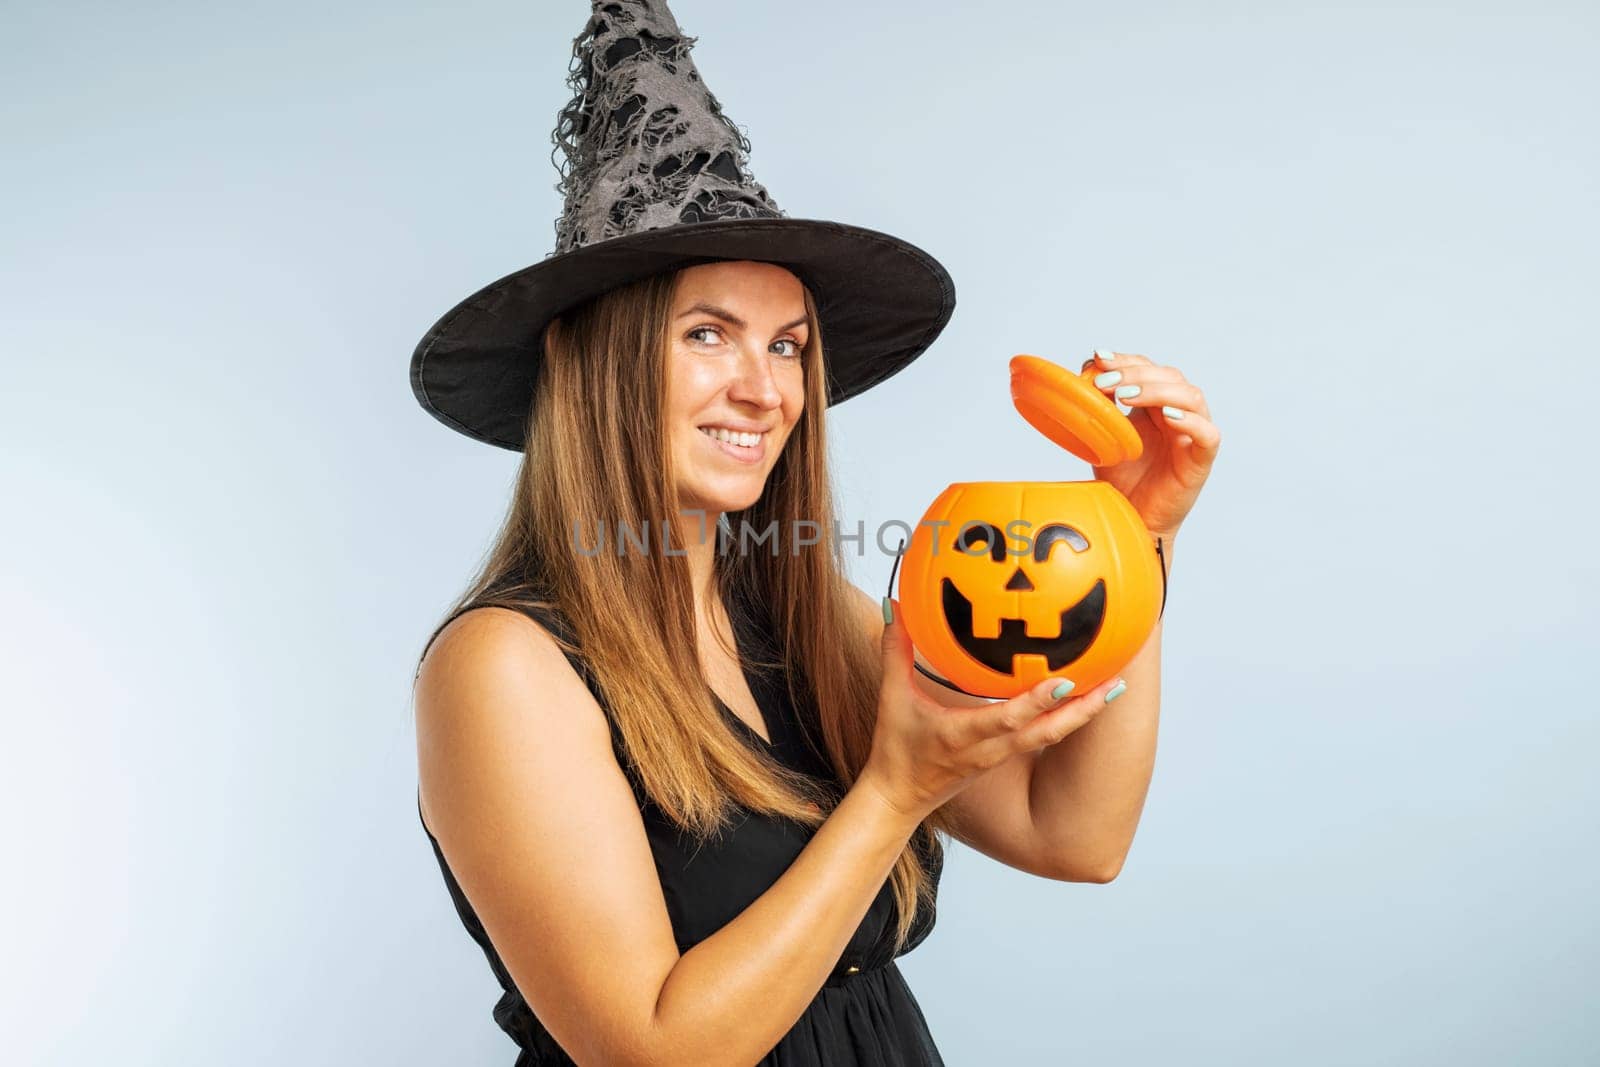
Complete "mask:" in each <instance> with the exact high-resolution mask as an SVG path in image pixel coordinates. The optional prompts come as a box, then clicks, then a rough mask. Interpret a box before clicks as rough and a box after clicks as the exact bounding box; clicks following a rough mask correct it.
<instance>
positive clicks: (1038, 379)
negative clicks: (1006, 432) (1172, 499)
mask: <svg viewBox="0 0 1600 1067" xmlns="http://www.w3.org/2000/svg"><path fill="white" fill-rule="evenodd" d="M1099 373H1100V368H1099V366H1098V365H1095V364H1091V365H1090V366H1089V367H1087V368H1085V369H1084V370H1083V371H1082V372H1081V373H1079V374H1074V373H1072V372H1071V371H1069V370H1067V369H1066V368H1065V367H1061V366H1058V365H1056V364H1054V363H1051V362H1050V361H1049V360H1047V359H1040V358H1039V357H1038V356H1012V357H1011V402H1012V403H1013V404H1015V405H1016V408H1017V410H1018V411H1020V412H1022V417H1023V418H1025V419H1027V420H1028V422H1030V423H1031V424H1032V425H1033V428H1034V429H1036V430H1038V431H1039V432H1040V433H1042V434H1044V435H1045V436H1046V437H1048V438H1050V440H1052V441H1054V442H1055V443H1056V444H1058V445H1060V446H1061V447H1062V448H1064V449H1066V450H1067V451H1068V452H1071V453H1072V454H1073V455H1075V456H1077V457H1078V458H1079V459H1081V460H1084V461H1085V462H1088V463H1092V464H1094V465H1095V466H1096V467H1112V466H1115V465H1116V464H1118V463H1121V462H1123V461H1124V460H1129V459H1138V458H1139V456H1140V455H1141V454H1142V453H1143V452H1144V442H1143V441H1141V440H1140V439H1139V431H1138V430H1135V429H1134V428H1133V424H1132V423H1131V422H1129V421H1128V416H1126V415H1124V414H1123V413H1122V412H1120V411H1118V410H1117V405H1116V403H1115V402H1114V401H1112V400H1111V399H1110V398H1108V397H1107V396H1106V395H1105V394H1104V393H1102V392H1101V391H1100V388H1099V387H1098V386H1097V385H1095V384H1094V378H1095V375H1097V374H1099Z"/></svg>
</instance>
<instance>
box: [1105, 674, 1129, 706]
mask: <svg viewBox="0 0 1600 1067" xmlns="http://www.w3.org/2000/svg"><path fill="white" fill-rule="evenodd" d="M1127 691H1128V683H1127V682H1125V681H1123V680H1122V679H1121V678H1118V679H1117V684H1116V685H1114V686H1112V687H1111V688H1110V689H1109V690H1107V691H1106V703H1107V704H1109V703H1111V702H1112V701H1113V700H1115V699H1117V698H1118V697H1119V696H1121V695H1122V694H1123V693H1126V692H1127Z"/></svg>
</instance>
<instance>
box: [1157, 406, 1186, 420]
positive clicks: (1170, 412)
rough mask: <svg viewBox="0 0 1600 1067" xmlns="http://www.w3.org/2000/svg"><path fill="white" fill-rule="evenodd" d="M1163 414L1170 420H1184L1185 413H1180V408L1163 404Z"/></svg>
mask: <svg viewBox="0 0 1600 1067" xmlns="http://www.w3.org/2000/svg"><path fill="white" fill-rule="evenodd" d="M1161 414H1163V415H1165V416H1166V417H1167V418H1169V419H1181V418H1183V412H1182V411H1180V410H1179V409H1178V408H1175V407H1171V406H1169V405H1167V404H1162V405H1161Z"/></svg>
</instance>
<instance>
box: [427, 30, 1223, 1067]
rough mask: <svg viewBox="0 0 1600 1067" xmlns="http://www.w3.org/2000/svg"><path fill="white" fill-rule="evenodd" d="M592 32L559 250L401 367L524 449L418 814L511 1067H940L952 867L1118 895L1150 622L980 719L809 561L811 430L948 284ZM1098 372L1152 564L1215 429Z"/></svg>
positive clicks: (1172, 378) (431, 661) (1151, 654)
mask: <svg viewBox="0 0 1600 1067" xmlns="http://www.w3.org/2000/svg"><path fill="white" fill-rule="evenodd" d="M592 10H593V14H592V16H591V19H590V22H589V24H588V25H587V26H586V27H585V31H584V34H583V35H582V36H580V38H579V39H578V40H577V41H576V42H575V43H574V55H575V59H576V60H577V61H578V62H577V64H576V70H575V74H574V81H573V84H574V87H575V89H576V90H577V93H576V95H575V97H574V100H573V103H572V104H571V105H569V107H568V108H567V110H566V111H564V112H563V117H562V121H561V124H560V125H559V126H558V129H557V140H558V143H561V144H562V145H563V146H564V147H566V148H567V150H568V156H569V162H570V163H571V164H572V170H571V171H570V172H569V173H568V174H567V175H566V178H565V180H564V183H563V189H564V191H565V193H566V204H565V208H564V212H563V217H562V220H561V222H560V223H559V224H558V231H557V232H558V240H557V252H556V254H554V255H553V256H551V257H547V258H546V259H545V260H544V261H543V262H542V263H539V264H535V265H534V266H533V267H530V268H527V269H526V270H524V271H521V272H518V273H517V274H513V275H509V276H507V277H506V278H503V279H501V280H500V281H499V282H496V283H494V284H493V285H491V286H489V287H486V288H485V289H483V290H480V291H479V292H478V293H476V294H474V295H473V296H471V297H469V298H468V299H467V300H465V301H463V302H462V303H461V304H460V305H458V306H457V308H455V309H454V310H453V311H451V312H450V313H449V314H448V315H446V316H445V317H444V318H442V319H441V320H440V321H439V323H438V324H436V326H435V327H434V328H433V329H432V330H431V331H430V332H429V334H428V335H427V336H426V337H425V338H424V339H423V342H422V344H420V345H419V346H418V349H417V352H416V353H415V355H414V356H413V362H412V383H413V387H414V388H415V390H416V392H417V396H418V398H419V400H421V402H422V403H423V405H424V406H425V407H426V408H427V409H428V410H429V411H430V412H431V413H432V414H434V415H435V416H437V417H438V418H439V419H440V420H441V421H442V422H444V423H446V424H447V425H449V426H450V427H452V428H453V429H456V430H459V431H461V432H464V433H467V434H469V435H471V436H472V437H474V438H475V439H478V440H481V441H485V442H488V443H491V444H495V445H499V446H502V447H506V448H513V449H519V450H521V451H522V453H523V461H522V465H521V468H520V470H519V472H518V476H517V481H516V488H515V491H514V496H513V500H512V504H511V508H510V512H509V514H508V516H507V519H506V522H505V525H504V527H503V529H502V530H501V531H500V533H499V536H498V538H497V539H496V541H495V543H494V546H493V548H492V550H491V552H490V554H489V557H488V559H487V562H486V564H485V566H484V568H483V570H482V573H481V574H480V575H479V576H478V578H477V579H476V580H475V581H474V582H473V583H472V585H471V587H470V588H469V589H468V590H467V591H466V593H465V594H464V595H463V596H462V597H461V598H460V600H459V601H458V602H457V603H456V604H454V605H453V606H452V608H451V610H450V611H449V612H448V614H447V616H446V618H445V620H444V621H443V622H442V623H441V624H440V626H439V627H438V628H437V629H436V630H435V631H434V633H433V635H432V636H431V637H430V639H429V641H428V643H427V645H426V647H425V649H424V652H423V655H422V658H421V661H420V665H419V669H418V673H417V678H416V691H415V703H416V728H417V743H418V770H419V788H418V797H417V801H418V814H419V816H420V817H421V819H422V822H423V826H424V829H425V830H426V831H427V834H428V837H429V840H430V841H431V842H432V847H433V850H434V854H435V856H436V858H437V860H438V862H439V866H440V870H441V872H442V873H443V875H444V879H445V882H446V885H447V887H448V889H449V891H450V893H451V896H452V898H453V900H454V903H455V907H456V910H457V912H458V914H459V915H460V918H461V920H462V922H463V923H464V925H465V926H466V927H467V929H468V931H469V933H470V934H471V936H472V937H473V938H474V939H475V940H476V941H477V943H478V944H479V945H480V947H481V948H482V949H483V951H484V953H485V955H486V956H487V957H488V960H489V963H490V965H491V967H492V968H493V970H494V973H495V975H496V977H497V979H498V980H499V982H500V985H501V987H502V989H503V990H504V995H503V996H502V997H501V998H500V1001H499V1003H498V1004H497V1005H496V1007H495V1011H494V1017H495V1019H496V1021H497V1022H498V1023H499V1024H500V1026H501V1027H502V1028H503V1029H504V1030H505V1031H506V1032H507V1033H508V1034H509V1035H510V1036H511V1037H512V1039H513V1040H514V1041H516V1043H517V1044H518V1046H519V1047H520V1049H521V1054H520V1055H519V1057H518V1060H517V1063H518V1064H519V1067H521V1065H527V1064H546V1063H550V1064H569V1063H573V1062H577V1063H583V1064H680V1063H681V1064H694V1065H705V1064H736V1065H745V1064H751V1063H757V1062H760V1063H766V1064H774V1065H776V1064H784V1065H821V1064H827V1065H830V1067H846V1065H850V1064H868V1065H926V1064H940V1063H942V1060H941V1058H940V1055H939V1052H938V1049H937V1048H936V1047H935V1044H934V1041H933V1039H932V1036H931V1034H930V1032H929V1028H928V1026H927V1023H926V1021H925V1019H924V1017H923V1015H922V1012H921V1010H920V1009H919V1007H918V1005H917V1003H916V1000H915V998H914V997H913V996H912V994H911V991H910V990H909V989H908V988H907V986H906V984H905V982H904V980H903V979H902V977H901V974H900V971H899V969H898V967H897V966H896V965H895V962H894V961H895V959H896V958H897V957H898V956H900V955H903V954H905V953H906V952H909V951H910V950H911V949H912V948H914V947H915V946H916V945H917V944H918V943H920V942H921V940H922V939H923V938H925V937H926V936H927V935H928V932H929V931H930V929H931V928H932V926H933V922H934V914H935V901H936V892H937V887H938V879H939V875H940V871H941V869H942V863H943V842H942V840H941V835H948V836H954V837H956V838H957V839H959V840H961V841H964V842H966V843H967V844H969V845H971V846H972V847H973V848H975V849H977V850H979V851H981V852H983V853H985V854H987V855H989V856H992V857H994V858H995V859H997V860H999V861H1001V862H1003V863H1007V864H1009V865H1011V866H1013V867H1016V868H1018V869H1021V870H1025V871H1029V872H1031V873H1034V874H1037V875H1039V876H1041V877H1046V878H1053V879H1059V880H1071V881H1096V882H1099V881H1107V880H1109V879H1110V878H1112V877H1114V876H1115V874H1116V873H1117V871H1118V869H1119V867H1120V865H1121V863H1122V860H1123V857H1124V856H1125V854H1126V852H1127V849H1128V846H1129V843H1130V842H1131V840H1132V836H1133V833H1134V829H1135V826H1136V824H1137V821H1138V817H1139V812H1140V809H1141V807H1142V804H1143V801H1144V796H1145V791H1146V788H1147V786H1148V782H1149V778H1150V770H1151V763H1152V760H1153V756H1154V745H1155V726H1156V717H1157V708H1158V701H1159V684H1158V672H1159V655H1160V626H1159V624H1158V625H1157V628H1156V630H1155V632H1154V633H1153V634H1152V635H1151V638H1150V640H1149V642H1148V643H1147V645H1146V647H1145V648H1144V650H1143V651H1141V653H1140V654H1139V656H1138V657H1136V658H1135V659H1134V660H1133V661H1132V662H1131V663H1130V664H1129V665H1128V667H1127V668H1126V669H1125V671H1124V672H1123V674H1122V677H1121V679H1110V680H1108V681H1107V682H1106V683H1104V684H1102V685H1099V686H1096V687H1094V688H1093V689H1090V690H1089V691H1087V692H1082V693H1076V692H1072V693H1068V692H1064V691H1063V688H1064V687H1060V686H1058V685H1057V680H1055V679H1049V680H1047V681H1046V682H1043V683H1040V684H1039V685H1038V686H1036V687H1034V689H1032V690H1031V691H1029V692H1027V693H1025V694H1023V695H1021V696H1018V697H1016V698H1015V699H1012V700H1007V701H993V702H991V701H985V700H981V699H977V698H972V697H968V696H966V695H964V694H961V693H959V692H956V691H954V690H952V689H949V688H945V687H942V686H940V685H939V684H937V683H936V682H934V681H931V680H930V679H929V678H928V677H926V676H925V675H924V674H923V673H921V672H920V671H918V670H917V669H916V668H915V665H914V661H915V659H916V653H915V651H914V649H913V648H912V647H911V643H910V641H909V639H908V637H907V636H906V633H905V631H904V629H903V628H902V626H901V624H900V621H899V619H898V618H897V616H896V614H895V607H896V604H895V602H894V601H893V600H892V599H884V600H883V601H882V602H881V603H879V602H878V601H877V600H875V599H874V598H873V597H870V596H868V595H867V594H866V593H864V592H862V591H860V590H858V589H856V588H855V587H854V586H852V585H851V584H850V582H849V581H848V580H847V578H846V577H845V567H844V558H843V554H842V551H841V549H840V543H839V542H837V541H835V540H834V539H833V538H832V537H831V536H828V535H827V533H828V532H831V531H833V530H834V529H835V522H834V519H835V515H834V511H833V501H832V491H831V486H830V479H829V473H828V464H827V454H828V453H827V436H826V431H825V413H826V410H827V408H828V406H829V404H830V403H835V402H837V401H839V400H841V399H844V398H846V397H849V396H852V395H856V394H858V393H860V392H862V391H864V390H865V389H868V388H872V387H875V386H876V385H878V384H880V383H882V382H883V381H885V380H886V379H887V378H889V377H890V376H891V375H893V374H894V373H896V372H897V371H898V370H899V369H901V368H902V367H904V366H905V365H906V364H907V363H909V362H910V361H911V360H912V359H914V358H916V356H917V355H918V354H920V353H921V352H923V351H924V350H925V349H926V348H927V346H928V345H929V344H930V343H931V342H932V341H933V339H934V338H935V337H936V336H937V334H938V333H939V331H940V329H942V327H943V326H944V324H945V322H946V321H947V320H948V318H949V316H950V313H951V310H952V309H953V307H954V295H953V286H952V285H951V283H950V279H949V276H948V274H947V273H945V271H944V270H943V268H942V267H940V266H939V265H938V264H937V263H936V262H935V261H933V260H932V258H931V257H929V256H928V255H927V254H926V253H924V252H922V251H921V250H920V249H917V248H915V247H914V246H911V245H909V244H907V243H905V242H902V241H899V240H897V239H895V238H893V237H891V236H889V235H886V234H881V233H877V232H874V231H868V230H863V229H860V228H856V227H850V226H846V225H843V224H838V223H831V222H823V221H815V220H803V219H790V218H788V217H786V216H784V215H783V214H782V212H780V211H779V210H778V209H777V207H776V205H775V204H773V203H772V201H771V199H770V197H769V196H768V195H767V193H766V191H765V190H764V189H763V188H762V187H761V186H760V185H759V184H758V183H756V182H755V181H754V179H753V178H751V177H750V176H749V174H748V172H747V170H746V169H745V165H744V156H743V149H744V147H747V146H745V145H744V142H743V141H742V138H741V137H740V136H739V135H738V134H737V131H736V129H735V128H734V127H733V126H732V125H731V123H729V122H728V121H727V120H726V119H725V118H724V117H723V116H722V115H721V112H720V110H719V109H718V107H717V105H716V103H715V101H714V100H713V99H712V98H711V97H710V94H709V92H708V91H707V90H706V89H705V87H704V84H703V82H701V81H700V79H699V76H698V73H697V72H696V71H695V69H694V66H693V64H692V62H691V61H690V60H689V58H688V44H689V42H690V41H691V40H692V39H689V38H685V37H683V36H682V34H681V31H679V30H678V27H677V26H676V23H675V22H674V21H673V20H672V17H671V14H670V12H668V11H667V10H666V5H665V3H663V2H661V0H649V2H648V3H646V2H644V0H594V3H593V6H592ZM825 330H826V334H825V332H824V331H825ZM830 345H832V346H833V347H831V348H830ZM1103 362H1105V363H1106V365H1107V370H1106V373H1105V375H1102V377H1101V379H1098V380H1097V381H1099V382H1100V383H1101V384H1102V386H1103V388H1105V389H1106V390H1107V391H1108V392H1110V391H1111V389H1112V388H1113V386H1114V385H1116V386H1118V388H1117V391H1116V396H1117V397H1118V398H1119V399H1124V401H1125V402H1126V403H1127V404H1129V405H1131V406H1133V408H1134V410H1133V411H1132V412H1131V414H1130V417H1131V418H1133V420H1134V422H1135V424H1136V426H1137V427H1138V429H1139V432H1140V434H1141V436H1142V437H1144V439H1145V444H1146V448H1145V451H1144V455H1143V456H1142V457H1141V459H1140V460H1138V461H1133V462H1131V463H1129V464H1124V465H1122V467H1119V468H1115V469H1111V470H1100V469H1097V470H1096V476H1097V477H1103V478H1105V479H1107V480H1108V481H1110V482H1111V483H1112V484H1113V485H1115V486H1116V487H1117V488H1118V489H1120V490H1122V491H1123V492H1124V494H1125V495H1127V496H1128V497H1129V499H1130V500H1131V501H1133V502H1134V504H1135V506H1136V507H1137V508H1138V509H1139V511H1140V513H1141V515H1142V516H1143V517H1144V519H1145V521H1146V525H1147V526H1149V528H1150V529H1151V531H1152V533H1153V534H1155V535H1157V536H1161V537H1162V538H1164V541H1165V546H1166V548H1167V550H1168V552H1167V562H1168V563H1169V564H1170V560H1171V556H1170V548H1171V544H1172V538H1173V535H1174V534H1175V533H1176V531H1177V528H1178V526H1179V524H1180V523H1181V522H1182V521H1183V518H1184V516H1185V515H1186V514H1187V512H1188V510H1189V508H1190V507H1191V506H1192V504H1193V501H1194V497H1195V495H1196V493H1197V492H1198V490H1199V487H1200V484H1201V483H1202V482H1203V481H1204V479H1205V476H1206V472H1207V471H1208V470H1209V466H1210V461H1211V457H1212V456H1213V455H1214V453H1215V448H1216V443H1217V440H1218V436H1217V433H1216V428H1215V427H1214V426H1213V425H1212V424H1211V423H1210V421H1209V416H1208V414H1207V413H1206V410H1205V404H1204V398H1203V397H1202V396H1201V395H1200V393H1199V391H1198V390H1197V389H1195V388H1194V387H1193V386H1192V385H1189V384H1188V383H1187V382H1186V381H1184V379H1183V376H1182V375H1181V374H1179V373H1178V372H1177V371H1176V370H1175V369H1174V368H1170V367H1160V366H1157V365H1155V364H1153V363H1151V362H1150V361H1149V360H1148V359H1145V358H1144V357H1142V356H1132V355H1116V356H1108V357H1107V358H1105V359H1104V360H1103ZM1112 374H1120V375H1121V381H1120V383H1118V382H1113V381H1112V380H1111V379H1110V378H1108V377H1107V375H1112ZM1135 386H1138V387H1140V388H1142V390H1143V393H1142V394H1141V395H1139V396H1137V397H1133V396H1130V393H1129V390H1131V389H1133V388H1134V387H1135ZM1134 391H1135V392H1137V390H1134ZM1157 409H1159V410H1160V412H1161V414H1160V415H1159V416H1157V415H1156V411H1157ZM844 525H845V526H847V527H848V526H849V525H850V524H848V523H847V524H844ZM817 531H822V532H823V536H822V537H821V538H820V539H817V538H816V536H815V534H816V532H817ZM802 542H810V543H802ZM1123 693H1126V695H1125V696H1122V695H1120V694H1123ZM1114 699H1115V700H1117V703H1116V704H1115V705H1114V706H1113V707H1111V708H1110V709H1109V710H1108V708H1107V705H1108V702H1109V701H1111V700H1114ZM1086 723H1087V724H1090V725H1089V726H1088V727H1087V728H1084V727H1085V724H1086Z"/></svg>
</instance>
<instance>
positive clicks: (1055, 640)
mask: <svg viewBox="0 0 1600 1067" xmlns="http://www.w3.org/2000/svg"><path fill="white" fill-rule="evenodd" d="M940 600H941V601H942V602H943V607H944V621H945V625H946V626H948V627H949V628H950V633H951V634H953V635H954V636H955V639H956V644H958V645H960V646H961V650H962V651H963V652H965V653H966V654H967V655H969V656H971V657H972V658H973V659H974V660H976V661H977V662H979V663H981V664H983V665H984V666H985V667H988V668H989V669H990V670H992V671H997V672H999V673H1000V674H1012V673H1014V671H1013V670H1012V666H1013V664H1012V659H1013V657H1015V656H1026V655H1033V656H1043V657H1044V658H1045V663H1046V665H1047V667H1046V669H1047V670H1051V671H1058V670H1060V669H1061V668H1063V667H1065V666H1066V665H1067V664H1069V663H1071V662H1073V661H1074V660H1076V659H1077V658H1078V657H1079V656H1081V655H1083V654H1084V653H1085V652H1086V651H1088V649H1089V646H1090V645H1092V644H1094V639H1095V636H1096V635H1097V634H1099V633H1100V624H1101V623H1102V622H1104V621H1105V617H1106V581H1105V579H1104V578H1101V579H1099V580H1098V581H1096V582H1095V583H1094V588H1093V589H1090V590H1089V591H1088V592H1087V593H1085V594H1084V596H1083V599H1082V600H1080V601H1078V602H1077V603H1076V604H1074V605H1072V606H1071V607H1069V608H1067V610H1065V611H1063V612H1062V613H1061V634H1060V636H1059V637H1029V636H1028V630H1027V625H1028V624H1027V620H1025V619H1012V618H1005V617H1002V618H1001V619H1000V636H999V637H976V636H974V635H973V632H972V601H970V600H968V599H967V598H966V597H965V596H963V595H962V594H961V590H959V589H957V588H956V583H955V582H953V581H951V580H950V579H949V578H945V579H943V580H942V581H941V582H940Z"/></svg>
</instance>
